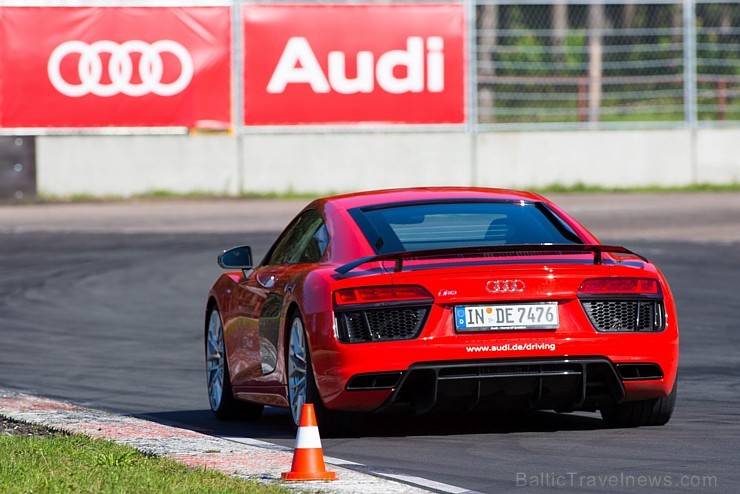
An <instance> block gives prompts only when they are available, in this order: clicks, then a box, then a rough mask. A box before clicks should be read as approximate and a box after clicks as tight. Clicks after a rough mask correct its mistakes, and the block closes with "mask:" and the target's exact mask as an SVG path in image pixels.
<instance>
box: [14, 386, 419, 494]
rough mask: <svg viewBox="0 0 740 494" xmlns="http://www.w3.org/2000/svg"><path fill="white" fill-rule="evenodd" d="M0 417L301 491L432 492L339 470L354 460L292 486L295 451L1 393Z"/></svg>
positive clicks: (253, 440) (73, 405)
mask: <svg viewBox="0 0 740 494" xmlns="http://www.w3.org/2000/svg"><path fill="white" fill-rule="evenodd" d="M0 415H2V416H4V417H7V418H9V419H13V420H17V421H20V422H26V423H32V424H39V425H44V426H46V427H50V428H52V429H56V430H62V431H65V432H68V433H71V434H84V435H86V436H89V437H92V438H96V439H107V440H111V441H115V442H117V443H120V444H125V445H128V446H131V447H133V448H136V449H137V450H139V451H141V452H143V453H147V454H154V455H157V456H163V457H167V458H171V459H173V460H176V461H178V462H180V463H183V464H185V465H188V466H190V467H195V468H209V469H212V470H217V471H219V472H221V473H224V474H226V475H232V476H235V477H240V478H244V479H249V480H255V481H258V482H263V483H280V485H282V486H284V487H286V488H288V489H290V490H295V491H300V492H306V491H310V492H336V493H398V494H417V493H423V492H428V491H425V490H421V489H418V488H415V487H412V486H410V485H407V484H402V483H400V482H394V481H392V480H387V479H383V478H380V477H376V476H372V475H368V474H365V473H361V472H357V471H353V470H350V469H348V468H344V467H341V466H338V465H339V464H343V465H347V466H350V465H352V463H351V462H344V461H342V460H333V459H331V458H325V461H326V462H327V464H329V465H331V466H330V467H329V469H330V470H333V471H336V472H337V477H338V478H339V480H336V481H333V482H290V483H286V482H283V481H282V480H281V479H280V473H281V472H285V471H288V470H290V465H291V462H292V458H293V452H292V449H290V448H284V447H282V446H277V445H274V444H270V443H267V442H263V441H258V440H256V439H248V438H226V437H215V436H208V435H206V434H201V433H199V432H194V431H191V430H187V429H181V428H178V427H172V426H168V425H163V424H159V423H156V422H150V421H147V420H143V419H138V418H134V417H128V416H124V415H116V414H113V413H108V412H105V411H102V410H96V409H92V408H86V407H81V406H78V405H75V404H72V403H66V402H62V401H56V400H51V399H47V398H41V397H37V396H31V395H27V394H23V393H17V392H12V391H5V390H0Z"/></svg>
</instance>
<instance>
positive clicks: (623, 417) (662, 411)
mask: <svg viewBox="0 0 740 494" xmlns="http://www.w3.org/2000/svg"><path fill="white" fill-rule="evenodd" d="M677 386H678V381H676V383H675V384H674V385H673V389H672V390H671V392H670V394H669V395H668V396H665V397H663V398H653V399H651V400H641V401H629V402H627V403H620V404H619V405H614V406H611V407H608V408H604V409H602V410H601V416H602V417H603V419H604V422H606V424H607V425H608V426H610V427H640V426H651V425H665V424H666V423H668V421H669V420H670V419H671V415H673V409H674V408H675V406H676V391H677Z"/></svg>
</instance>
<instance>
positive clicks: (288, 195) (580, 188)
mask: <svg viewBox="0 0 740 494" xmlns="http://www.w3.org/2000/svg"><path fill="white" fill-rule="evenodd" d="M520 189H523V190H531V191H533V192H538V193H541V194H554V193H559V194H588V193H635V194H639V193H661V192H740V183H738V182H734V183H729V184H710V183H699V184H692V185H683V186H678V187H661V186H657V185H649V186H645V187H603V186H600V185H591V184H584V183H575V184H570V185H563V184H551V185H546V186H542V187H524V188H520ZM358 190H359V189H358ZM335 194H337V192H333V191H330V192H326V193H318V192H316V193H308V192H305V193H303V192H293V191H286V192H265V193H258V192H244V193H242V194H237V195H227V194H217V193H212V192H188V193H177V192H170V191H164V190H153V191H150V192H146V193H142V194H135V195H132V196H129V197H124V196H93V195H89V194H73V195H69V196H56V195H49V194H41V195H39V196H37V197H32V198H25V199H19V200H17V199H3V200H0V205H2V204H44V203H51V204H56V203H96V202H97V203H104V202H125V201H136V200H144V201H156V200H163V201H168V200H191V201H197V200H238V199H302V200H305V201H306V202H308V201H311V200H313V199H316V198H317V197H326V196H331V195H335Z"/></svg>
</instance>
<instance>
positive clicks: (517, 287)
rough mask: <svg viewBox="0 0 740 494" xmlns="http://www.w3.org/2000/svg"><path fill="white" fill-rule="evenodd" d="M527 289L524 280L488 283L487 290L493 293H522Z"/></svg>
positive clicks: (492, 281)
mask: <svg viewBox="0 0 740 494" xmlns="http://www.w3.org/2000/svg"><path fill="white" fill-rule="evenodd" d="M525 288H526V286H525V285H524V282H523V281H522V280H491V281H489V282H488V283H486V290H488V291H489V292H491V293H520V292H523V291H524V289H525Z"/></svg>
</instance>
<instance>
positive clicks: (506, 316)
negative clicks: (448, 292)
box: [455, 302, 560, 331]
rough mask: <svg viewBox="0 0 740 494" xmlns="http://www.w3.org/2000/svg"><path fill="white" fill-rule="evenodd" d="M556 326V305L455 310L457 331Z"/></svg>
mask: <svg viewBox="0 0 740 494" xmlns="http://www.w3.org/2000/svg"><path fill="white" fill-rule="evenodd" d="M559 324H560V320H559V317H558V304H557V302H543V303H538V304H501V305H457V306H455V328H456V329H457V330H458V331H486V330H488V331H493V330H506V329H555V328H557V327H558V326H559Z"/></svg>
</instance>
